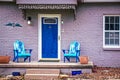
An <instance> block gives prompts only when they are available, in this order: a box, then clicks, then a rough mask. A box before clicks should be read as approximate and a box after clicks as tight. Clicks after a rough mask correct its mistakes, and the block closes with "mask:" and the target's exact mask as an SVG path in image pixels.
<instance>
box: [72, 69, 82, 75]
mask: <svg viewBox="0 0 120 80" xmlns="http://www.w3.org/2000/svg"><path fill="white" fill-rule="evenodd" d="M80 74H82V71H81V70H79V71H72V75H80Z"/></svg>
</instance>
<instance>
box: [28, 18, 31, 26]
mask: <svg viewBox="0 0 120 80" xmlns="http://www.w3.org/2000/svg"><path fill="white" fill-rule="evenodd" d="M27 23H28V24H29V25H30V24H31V17H27Z"/></svg>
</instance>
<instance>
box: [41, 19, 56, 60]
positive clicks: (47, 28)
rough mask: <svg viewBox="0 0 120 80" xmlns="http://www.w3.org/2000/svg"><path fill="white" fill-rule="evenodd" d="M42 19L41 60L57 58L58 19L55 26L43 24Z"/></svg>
mask: <svg viewBox="0 0 120 80" xmlns="http://www.w3.org/2000/svg"><path fill="white" fill-rule="evenodd" d="M44 18H45V17H43V18H42V58H58V18H56V20H57V23H56V24H51V23H50V24H49V23H48V24H47V23H44Z"/></svg>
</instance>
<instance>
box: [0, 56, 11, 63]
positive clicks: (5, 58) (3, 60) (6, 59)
mask: <svg viewBox="0 0 120 80" xmlns="http://www.w3.org/2000/svg"><path fill="white" fill-rule="evenodd" d="M9 61H10V56H0V63H9Z"/></svg>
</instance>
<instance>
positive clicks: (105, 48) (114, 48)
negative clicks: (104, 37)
mask: <svg viewBox="0 0 120 80" xmlns="http://www.w3.org/2000/svg"><path fill="white" fill-rule="evenodd" d="M103 50H106V51H117V50H120V47H103Z"/></svg>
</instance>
